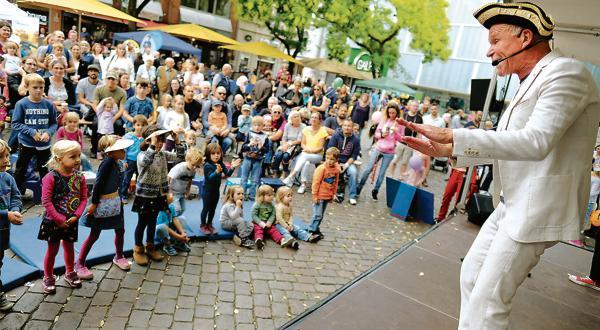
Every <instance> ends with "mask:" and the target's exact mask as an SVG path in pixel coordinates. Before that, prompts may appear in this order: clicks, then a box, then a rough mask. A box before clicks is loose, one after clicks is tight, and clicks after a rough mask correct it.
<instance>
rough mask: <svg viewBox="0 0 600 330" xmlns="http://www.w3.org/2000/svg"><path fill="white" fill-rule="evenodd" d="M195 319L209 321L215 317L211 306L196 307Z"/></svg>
mask: <svg viewBox="0 0 600 330" xmlns="http://www.w3.org/2000/svg"><path fill="white" fill-rule="evenodd" d="M194 315H195V317H199V318H205V319H209V318H212V317H213V316H214V315H215V308H214V307H213V306H205V305H196V308H195V314H194Z"/></svg>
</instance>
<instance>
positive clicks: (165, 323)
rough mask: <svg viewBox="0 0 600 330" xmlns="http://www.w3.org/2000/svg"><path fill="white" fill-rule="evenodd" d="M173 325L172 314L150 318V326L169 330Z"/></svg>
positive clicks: (156, 315)
mask: <svg viewBox="0 0 600 330" xmlns="http://www.w3.org/2000/svg"><path fill="white" fill-rule="evenodd" d="M171 323H173V315H172V314H153V315H152V317H151V318H150V326H153V327H159V328H168V327H170V326H171Z"/></svg>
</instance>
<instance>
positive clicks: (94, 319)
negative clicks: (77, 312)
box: [80, 306, 108, 328]
mask: <svg viewBox="0 0 600 330" xmlns="http://www.w3.org/2000/svg"><path fill="white" fill-rule="evenodd" d="M107 311H108V307H104V306H91V307H90V308H88V310H87V312H86V313H85V315H84V316H83V319H82V320H81V324H80V326H81V327H90V328H98V327H100V323H101V322H102V321H103V320H104V316H105V315H106V312H107Z"/></svg>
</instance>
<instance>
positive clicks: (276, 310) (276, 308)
mask: <svg viewBox="0 0 600 330" xmlns="http://www.w3.org/2000/svg"><path fill="white" fill-rule="evenodd" d="M271 311H272V315H273V317H288V314H289V308H288V304H286V303H273V304H272V305H271Z"/></svg>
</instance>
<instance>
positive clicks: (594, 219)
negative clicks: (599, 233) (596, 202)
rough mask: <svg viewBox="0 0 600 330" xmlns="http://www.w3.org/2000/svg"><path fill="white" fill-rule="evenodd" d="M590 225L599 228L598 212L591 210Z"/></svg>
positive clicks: (599, 214) (599, 211)
mask: <svg viewBox="0 0 600 330" xmlns="http://www.w3.org/2000/svg"><path fill="white" fill-rule="evenodd" d="M590 223H591V224H592V226H595V227H600V210H593V211H592V213H591V214H590Z"/></svg>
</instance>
